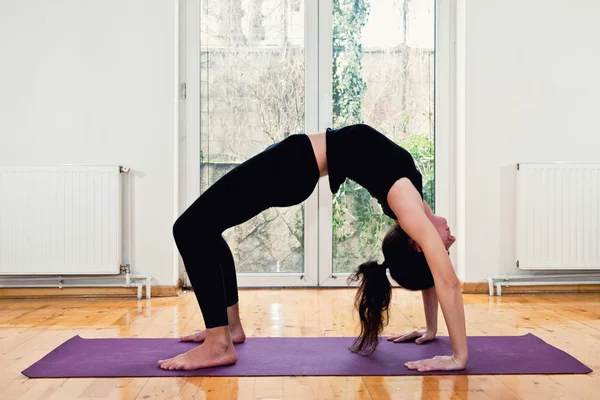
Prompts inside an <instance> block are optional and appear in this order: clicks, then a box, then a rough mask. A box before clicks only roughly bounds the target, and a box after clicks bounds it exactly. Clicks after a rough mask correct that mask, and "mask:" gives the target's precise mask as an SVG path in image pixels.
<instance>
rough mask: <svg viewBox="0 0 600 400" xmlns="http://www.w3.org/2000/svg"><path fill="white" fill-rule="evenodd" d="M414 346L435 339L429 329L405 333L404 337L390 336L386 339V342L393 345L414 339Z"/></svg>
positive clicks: (433, 333)
mask: <svg viewBox="0 0 600 400" xmlns="http://www.w3.org/2000/svg"><path fill="white" fill-rule="evenodd" d="M415 338H416V340H415V343H416V344H421V343H425V342H429V341H430V340H433V339H434V338H435V332H434V331H432V330H431V329H428V328H427V329H419V330H416V331H412V332H409V333H405V334H404V335H399V336H392V337H390V338H388V341H390V342H394V343H401V342H406V341H407V340H411V339H415Z"/></svg>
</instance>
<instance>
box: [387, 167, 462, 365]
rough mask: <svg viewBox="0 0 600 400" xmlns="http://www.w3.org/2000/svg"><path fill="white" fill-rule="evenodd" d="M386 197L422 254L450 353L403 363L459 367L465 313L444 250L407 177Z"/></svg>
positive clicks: (457, 286)
mask: <svg viewBox="0 0 600 400" xmlns="http://www.w3.org/2000/svg"><path fill="white" fill-rule="evenodd" d="M387 200H388V204H389V206H390V208H391V209H392V211H393V212H394V214H395V215H396V217H397V218H398V224H399V225H400V227H402V229H403V230H404V231H405V232H406V233H407V234H408V235H409V236H410V237H411V238H412V239H413V240H414V241H415V242H417V244H418V245H419V247H420V248H421V249H422V250H423V253H424V254H425V258H426V259H427V263H428V265H429V268H430V270H431V274H432V275H433V280H434V282H435V291H436V295H437V298H438V300H439V303H440V305H441V307H442V313H443V315H444V320H445V321H446V326H447V327H448V333H449V334H450V340H451V342H452V351H453V353H454V354H453V355H452V357H436V358H433V359H429V360H420V361H416V362H412V363H407V366H408V367H409V368H411V369H418V370H419V371H431V370H440V369H445V370H451V369H454V370H456V369H463V368H464V367H465V365H466V364H467V360H468V358H469V353H468V350H467V334H466V324H465V313H464V306H463V301H462V293H461V290H460V284H459V281H458V278H457V277H456V274H455V273H454V269H453V268H452V263H451V262H450V257H449V256H448V252H447V250H446V248H445V246H444V244H443V242H442V240H441V238H440V236H439V234H438V232H437V230H436V229H435V227H434V226H433V224H432V223H431V222H430V221H429V218H427V215H426V214H425V209H424V205H423V200H422V199H421V196H420V195H419V192H417V190H416V189H415V187H414V186H413V184H412V183H411V182H410V181H409V180H408V179H406V178H402V179H400V180H398V181H397V182H396V183H395V184H394V186H392V188H391V189H390V191H389V193H388V198H387Z"/></svg>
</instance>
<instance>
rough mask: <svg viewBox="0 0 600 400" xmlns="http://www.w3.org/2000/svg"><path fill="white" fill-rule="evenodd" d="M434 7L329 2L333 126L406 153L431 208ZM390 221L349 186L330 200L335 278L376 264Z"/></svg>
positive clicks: (428, 2) (430, 0) (416, 1)
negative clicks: (360, 128)
mask: <svg viewBox="0 0 600 400" xmlns="http://www.w3.org/2000/svg"><path fill="white" fill-rule="evenodd" d="M434 5H435V0H333V88H332V89H333V102H332V104H333V125H334V126H336V127H339V126H343V125H348V124H354V123H358V122H361V123H366V124H369V125H372V126H373V127H374V128H376V129H377V130H379V131H380V132H382V133H384V134H386V135H387V136H388V137H389V138H391V139H392V140H394V141H395V142H396V143H398V144H400V145H401V146H403V147H405V148H406V149H407V150H409V151H410V152H411V153H412V154H413V156H414V158H415V161H416V163H417V166H418V168H419V169H420V171H421V173H422V174H423V186H424V195H425V200H426V201H427V202H428V203H429V204H430V205H431V207H432V208H433V207H434V197H435V196H434V192H433V190H434V126H433V123H434V117H433V115H434V114H433V113H434V37H435V17H434V15H435V11H434ZM392 224H393V221H392V220H391V219H390V218H388V217H387V216H385V215H384V214H383V213H382V211H381V207H380V206H379V204H378V203H377V202H376V201H375V200H373V199H371V198H370V196H369V193H368V192H367V191H366V190H364V189H362V188H360V187H359V186H358V185H356V184H355V183H354V182H352V181H350V180H347V181H346V182H345V183H344V184H343V185H342V187H341V188H340V191H339V192H338V193H337V194H336V195H334V198H333V265H334V272H348V271H352V270H354V269H356V267H357V266H358V265H359V264H361V263H362V262H364V261H365V260H366V259H368V258H377V259H378V260H380V261H381V260H382V258H383V257H382V255H381V240H382V239H383V236H384V235H385V233H386V232H387V230H388V229H389V228H390V227H391V226H392Z"/></svg>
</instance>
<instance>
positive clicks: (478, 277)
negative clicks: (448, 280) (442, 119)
mask: <svg viewBox="0 0 600 400" xmlns="http://www.w3.org/2000/svg"><path fill="white" fill-rule="evenodd" d="M461 3H464V10H463V11H464V15H463V17H464V20H465V21H466V22H465V25H464V43H463V45H464V54H463V55H462V56H463V57H464V59H463V60H462V62H464V71H463V73H464V77H463V78H464V82H461V80H460V79H459V80H458V81H457V82H458V83H459V84H461V85H464V87H463V88H462V90H464V104H462V105H459V107H458V108H459V109H460V107H464V124H463V126H462V127H461V126H457V128H458V129H459V131H460V130H462V132H458V137H459V138H460V137H461V135H462V136H463V137H462V139H461V140H464V144H463V146H464V148H463V149H462V150H463V151H464V154H465V158H464V162H465V165H464V176H462V177H458V180H459V181H460V180H461V179H463V180H464V199H465V204H464V210H463V211H462V213H461V214H462V215H461V216H460V218H462V219H463V222H464V231H463V232H461V234H462V236H463V237H462V245H463V246H464V247H463V249H462V250H463V251H464V259H463V260H461V261H460V262H462V263H464V266H463V267H464V269H465V272H466V274H465V276H464V279H465V281H467V282H477V281H482V280H484V279H485V277H486V276H488V275H497V274H505V273H517V272H518V271H517V269H516V267H515V261H516V253H515V240H514V237H515V233H514V226H515V225H514V224H515V204H514V199H515V170H514V168H515V164H516V163H518V162H554V161H578V162H586V161H587V162H592V161H594V162H598V161H600V151H599V149H600V128H598V124H597V113H598V106H599V100H598V97H599V94H600V73H599V72H598V71H600V44H599V42H598V40H599V38H600V24H598V23H597V15H598V14H600V2H598V1H596V0H571V1H560V0H529V1H522V0H504V1H497V0H464V1H463V0H459V5H460V4H461ZM458 12H459V14H460V12H461V9H460V7H459V9H458ZM459 20H460V18H459ZM458 40H459V41H460V40H461V38H460V35H459V37H458ZM459 48H460V43H459ZM459 56H460V54H459ZM459 63H460V62H459ZM458 74H459V75H460V71H459V72H458ZM460 90H461V89H460V88H459V89H457V91H458V92H460ZM460 100H461V99H460V96H459V102H460ZM459 142H460V140H459ZM459 170H460V168H459ZM459 173H460V171H459ZM459 212H460V210H459ZM459 225H460V223H459ZM459 253H460V251H459ZM459 269H460V268H459Z"/></svg>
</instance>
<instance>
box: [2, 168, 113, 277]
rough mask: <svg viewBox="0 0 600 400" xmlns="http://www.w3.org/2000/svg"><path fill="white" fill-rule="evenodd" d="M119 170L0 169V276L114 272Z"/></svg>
mask: <svg viewBox="0 0 600 400" xmlns="http://www.w3.org/2000/svg"><path fill="white" fill-rule="evenodd" d="M120 265H121V174H120V167H119V166H116V165H115V166H51V167H43V166H26V167H22V166H19V167H15V166H0V275H56V274H60V275H63V274H64V275H68V274H77V275H83V274H118V273H119V272H120Z"/></svg>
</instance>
